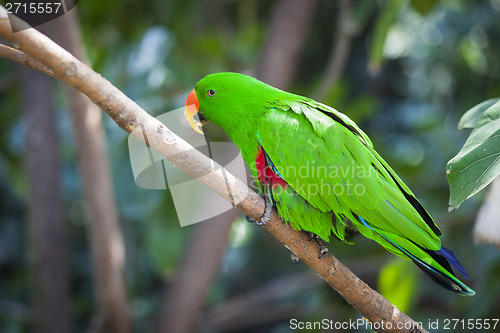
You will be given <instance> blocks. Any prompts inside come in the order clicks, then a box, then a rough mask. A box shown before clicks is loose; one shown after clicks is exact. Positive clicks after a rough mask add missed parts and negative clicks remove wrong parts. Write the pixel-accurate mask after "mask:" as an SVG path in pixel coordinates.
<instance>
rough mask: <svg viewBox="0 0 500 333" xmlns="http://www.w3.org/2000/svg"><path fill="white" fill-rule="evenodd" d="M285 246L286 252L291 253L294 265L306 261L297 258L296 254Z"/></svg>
mask: <svg viewBox="0 0 500 333" xmlns="http://www.w3.org/2000/svg"><path fill="white" fill-rule="evenodd" d="M284 246H285V250H287V251H288V252H290V259H292V261H293V263H294V264H301V263H302V262H303V261H304V260H302V259H300V258H299V257H297V256H296V255H295V253H293V252H292V251H290V249H289V248H288V247H287V246H286V245H284Z"/></svg>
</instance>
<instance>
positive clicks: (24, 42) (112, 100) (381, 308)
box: [0, 7, 427, 332]
mask: <svg viewBox="0 0 500 333" xmlns="http://www.w3.org/2000/svg"><path fill="white" fill-rule="evenodd" d="M11 18H12V16H11ZM15 24H22V23H19V22H15ZM0 36H1V37H3V38H4V39H6V40H7V41H9V42H10V43H12V45H16V46H18V47H19V49H20V50H22V51H23V52H25V53H26V54H28V55H30V56H31V57H32V58H34V59H35V60H37V61H39V62H40V63H42V64H44V65H46V66H47V67H48V68H49V69H50V70H52V72H53V73H54V77H56V78H57V79H58V80H61V81H63V82H65V83H67V84H68V85H70V86H72V87H74V88H76V89H78V90H80V91H81V92H83V93H84V94H86V95H87V96H88V97H89V98H90V99H91V100H92V101H93V102H94V103H96V104H97V105H99V107H101V108H102V109H103V110H104V111H105V112H106V113H107V114H108V115H109V116H110V117H111V118H112V119H113V120H114V121H115V122H116V123H117V124H118V125H119V126H120V127H121V128H122V129H124V130H126V131H127V132H131V133H132V134H133V135H135V136H137V137H138V138H139V139H141V140H145V139H147V141H148V143H149V145H150V146H151V147H152V148H153V149H155V150H156V151H158V152H159V153H160V154H162V155H163V156H165V157H166V158H167V159H168V160H169V161H170V162H171V163H172V164H174V165H175V166H177V167H179V168H180V169H182V170H183V171H184V172H186V173H187V174H188V175H190V176H191V177H194V178H196V179H197V180H198V181H200V182H201V183H203V184H205V185H207V186H209V187H210V188H211V189H212V190H214V191H215V192H216V193H218V194H219V195H221V196H223V197H224V198H225V199H227V200H228V201H231V202H232V203H233V204H234V205H235V207H237V208H238V209H239V210H241V211H242V212H243V213H244V214H246V215H248V216H250V217H252V218H254V219H260V217H261V216H262V214H263V212H264V200H263V199H262V198H261V197H260V196H259V195H258V194H257V193H255V192H253V191H252V190H250V189H249V188H248V187H247V185H245V184H244V183H243V182H241V181H240V180H239V179H237V178H236V177H234V176H233V175H231V174H230V173H229V172H227V171H226V172H225V177H224V176H223V174H222V173H220V172H214V171H216V170H220V169H222V168H221V167H220V166H219V165H218V164H217V163H216V162H214V161H213V160H210V159H209V158H208V157H206V156H205V155H203V154H202V153H201V152H199V151H197V150H195V149H193V147H191V146H190V145H189V144H188V143H187V142H185V141H184V140H183V139H181V138H180V137H178V136H177V135H175V134H174V133H173V132H172V131H171V130H170V129H168V128H167V127H166V126H165V125H163V124H162V123H161V122H160V121H158V120H157V119H155V118H153V117H152V116H151V115H149V114H148V113H147V112H146V111H144V110H143V109H141V108H140V107H139V106H138V105H137V104H136V103H135V102H133V101H132V100H130V99H129V98H128V97H127V96H125V94H123V93H122V92H121V91H120V90H118V89H117V88H116V87H114V86H113V85H112V84H111V83H110V82H109V81H107V80H106V79H104V78H103V77H102V76H101V75H99V74H98V73H96V72H94V71H93V70H92V69H90V68H89V67H87V66H86V65H85V64H83V63H82V62H80V61H79V60H77V59H76V58H75V57H73V56H72V55H71V54H69V53H68V52H66V51H65V50H63V49H62V48H61V47H60V46H58V45H57V44H55V43H54V42H52V41H51V40H50V39H49V38H47V37H46V36H44V35H42V34H41V33H39V32H38V31H36V30H35V29H27V30H22V31H19V32H17V33H12V30H11V27H10V23H9V20H8V19H7V14H6V13H5V9H4V8H3V7H0ZM136 129H137V130H136ZM227 184H230V186H231V189H232V191H231V192H232V193H231V196H228V194H227ZM263 228H264V229H266V230H267V231H269V232H270V233H271V234H272V235H273V236H274V237H276V238H277V239H278V240H279V241H280V242H282V243H283V244H286V245H287V246H288V247H289V248H290V250H291V251H292V252H293V253H295V254H296V255H297V256H299V257H300V258H302V259H303V260H304V262H305V263H306V264H307V265H309V266H310V267H311V268H312V269H313V270H314V271H315V272H316V273H318V274H319V275H320V276H321V277H322V278H323V279H324V280H325V281H326V282H327V283H328V284H329V285H330V286H331V287H332V288H333V289H335V290H336V291H337V292H338V293H339V294H340V295H341V296H342V297H344V298H345V299H346V300H347V301H348V302H349V303H350V304H351V305H352V306H354V307H355V308H356V309H357V310H358V311H359V312H361V313H362V314H363V315H364V317H365V318H367V319H368V320H369V321H371V322H372V323H375V322H376V323H378V324H379V325H380V326H381V327H382V329H380V330H379V331H382V332H427V331H426V330H425V329H423V328H422V327H420V326H419V325H418V324H417V323H416V322H414V321H413V320H412V319H411V318H410V317H408V316H407V315H406V314H404V313H402V312H401V311H399V309H397V308H396V307H395V306H394V305H392V304H391V303H390V302H389V301H388V300H387V299H385V298H384V297H383V296H381V295H380V294H378V293H377V292H376V291H374V290H372V289H371V288H370V287H369V286H368V285H366V284H365V283H364V282H363V281H361V280H360V279H359V278H358V277H356V276H355V275H354V274H353V273H352V272H351V271H350V270H349V269H347V268H346V267H345V266H344V265H343V264H342V263H341V262H339V261H338V260H337V259H336V258H335V257H334V256H333V255H332V254H327V255H326V256H325V257H324V258H323V259H318V251H319V247H318V244H316V242H309V241H308V237H307V236H306V235H305V233H303V232H299V231H295V230H293V229H292V228H291V227H290V226H289V225H288V224H286V223H283V221H282V220H281V219H280V217H279V215H278V213H277V212H276V210H274V209H273V212H272V214H271V220H270V221H269V222H268V223H266V224H265V225H264V226H263ZM401 325H403V326H404V327H412V328H411V329H398V327H400V326H401Z"/></svg>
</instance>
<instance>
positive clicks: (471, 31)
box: [0, 0, 500, 333]
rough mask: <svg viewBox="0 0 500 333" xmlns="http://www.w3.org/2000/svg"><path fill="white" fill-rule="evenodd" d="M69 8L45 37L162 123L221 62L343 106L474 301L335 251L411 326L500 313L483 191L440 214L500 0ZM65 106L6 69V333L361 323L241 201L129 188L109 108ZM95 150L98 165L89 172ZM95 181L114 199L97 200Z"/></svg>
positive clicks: (412, 274) (2, 324)
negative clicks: (439, 233)
mask: <svg viewBox="0 0 500 333" xmlns="http://www.w3.org/2000/svg"><path fill="white" fill-rule="evenodd" d="M76 10H77V11H78V15H77V16H74V15H73V16H70V15H65V16H67V17H66V18H65V19H66V20H68V21H63V22H60V21H59V22H55V21H54V22H51V23H49V24H46V25H43V26H41V27H39V28H40V29H41V30H42V31H43V32H44V33H46V34H48V35H49V36H50V37H51V38H53V39H54V40H56V41H58V42H59V43H61V44H62V45H63V46H65V47H67V48H68V49H71V50H73V51H74V50H75V49H79V51H78V52H81V54H80V56H83V55H85V54H86V57H87V59H88V61H89V63H90V64H91V66H92V67H93V69H94V70H96V71H97V72H99V73H101V74H102V75H103V76H104V77H105V78H107V79H108V80H110V81H111V82H112V83H113V84H114V85H116V86H117V87H118V88H119V89H120V90H122V91H123V92H124V93H125V94H127V95H128V96H129V97H131V98H132V99H133V100H135V101H136V102H137V103H138V104H139V105H141V106H142V107H143V108H144V109H145V110H147V111H148V112H150V113H151V114H153V115H155V116H156V115H160V114H163V113H165V112H167V111H169V110H174V109H177V108H179V107H182V106H183V103H184V100H185V98H186V95H187V93H188V92H189V90H191V89H192V88H193V86H194V84H195V83H196V82H197V81H198V80H199V79H201V78H202V77H203V76H204V75H206V74H209V73H214V72H221V71H235V72H242V73H246V74H250V75H254V76H256V77H258V78H260V79H262V80H263V81H266V82H268V83H270V84H273V85H275V86H278V87H280V88H283V89H286V90H288V91H291V92H294V93H298V94H301V95H305V96H310V97H313V98H315V99H317V100H320V101H322V102H324V103H326V104H328V105H331V106H333V107H335V108H336V109H338V110H340V111H342V112H344V113H346V114H347V115H348V116H349V117H351V118H352V119H353V120H354V121H356V122H357V123H358V124H359V125H360V127H361V128H362V129H364V130H365V131H366V132H367V134H368V135H369V136H370V137H371V138H372V140H373V142H374V145H375V147H376V149H377V150H378V151H379V152H380V153H381V155H382V156H383V157H384V158H385V159H386V160H387V161H388V162H389V163H390V164H391V165H392V167H393V168H394V169H395V170H396V171H397V172H398V173H399V175H400V176H401V177H402V178H403V179H404V180H405V182H406V183H407V184H408V185H409V186H410V188H412V190H413V192H414V193H415V194H416V195H417V197H418V198H419V200H420V201H421V202H422V204H423V205H424V206H425V207H426V208H427V210H428V211H429V212H430V213H431V215H432V216H433V217H434V219H435V220H436V221H437V224H438V225H439V226H440V228H441V229H442V230H443V234H444V236H443V243H444V245H445V246H446V247H449V248H451V249H453V251H454V252H455V254H456V255H457V257H458V258H459V259H460V261H461V263H462V264H463V266H464V267H465V269H466V271H467V272H468V273H469V276H470V282H469V285H470V286H471V287H472V288H473V289H474V290H476V293H477V294H476V296H474V297H472V298H465V297H460V296H457V295H455V294H453V293H450V292H448V291H446V290H444V289H442V288H440V287H439V286H438V285H436V284H434V283H433V282H432V281H431V280H430V279H429V278H427V277H426V276H425V275H424V274H423V273H421V272H420V271H419V270H418V268H417V267H416V266H414V265H413V264H412V263H411V262H410V261H405V260H402V259H399V258H396V257H395V256H393V255H391V254H389V253H388V252H386V251H385V250H384V249H383V248H381V247H380V246H378V245H377V244H376V243H374V242H372V241H369V240H366V239H364V238H362V237H361V236H359V237H357V238H355V242H356V244H355V245H354V246H350V245H346V244H342V243H340V242H339V241H335V240H334V241H332V242H331V243H330V251H331V252H332V253H334V254H335V255H336V256H337V257H338V258H339V259H340V260H341V261H342V262H343V263H344V264H345V265H347V266H348V267H349V268H350V269H352V270H353V271H354V272H355V273H356V274H357V275H358V276H359V277H360V278H361V279H362V280H364V281H366V282H367V283H368V284H369V285H370V286H371V287H373V288H375V289H376V290H378V291H379V292H381V293H382V294H383V295H384V296H385V297H387V298H389V299H390V300H391V301H392V302H394V303H395V304H396V305H397V306H398V307H399V308H400V309H402V310H403V311H405V312H406V313H407V314H408V315H409V316H411V317H412V318H413V319H414V320H416V321H419V322H422V323H423V324H424V327H427V325H428V322H429V320H431V321H433V322H434V321H436V320H440V329H438V330H434V331H435V332H439V331H441V330H442V328H443V326H442V324H443V323H444V320H445V319H451V318H460V319H463V318H465V319H469V318H472V319H477V318H479V319H482V318H490V319H491V318H499V317H500V282H499V280H500V279H499V278H500V251H499V248H498V247H497V246H495V245H494V244H483V243H480V242H478V241H477V240H475V237H474V233H473V228H474V222H475V218H476V215H477V211H478V209H479V208H480V206H481V204H482V203H483V201H484V197H485V195H486V194H487V191H488V189H486V190H485V191H482V192H481V193H480V194H478V195H477V196H475V197H473V198H472V199H470V200H468V201H466V202H465V203H464V204H463V205H462V206H461V207H460V208H459V209H458V210H457V211H453V212H448V198H449V187H448V183H447V179H446V174H445V166H446V163H447V161H448V160H450V159H451V158H452V157H453V156H455V155H456V154H457V153H458V151H459V150H460V148H461V147H462V145H463V144H464V142H465V140H466V138H467V136H468V134H469V132H470V130H469V131H468V130H463V131H459V130H458V129H457V124H458V121H459V119H460V117H461V115H462V114H463V113H464V112H465V111H466V110H468V109H469V108H471V107H473V106H474V105H476V104H478V103H480V102H482V101H483V100H485V99H488V98H492V97H498V96H499V95H500V94H499V91H500V81H499V78H500V57H499V54H500V47H499V46H498V45H497V42H498V40H499V39H500V1H498V0H477V1H468V0H430V1H418V0H411V1H410V0H386V1H384V0H379V1H352V0H336V1H334V0H331V1H329V0H308V1H303V0H280V1H264V0H212V1H209V0H206V1H194V0H182V1H180V0H179V1H174V0H171V1H137V0H122V1H117V0H108V1H97V0H87V1H82V2H80V3H79V5H78V6H77V8H76ZM72 12H73V14H75V13H74V11H72ZM56 21H58V20H56ZM64 27H68V28H67V29H68V30H71V31H73V32H76V34H75V35H73V36H70V37H68V36H66V37H65V36H64V33H61V31H62V30H65V29H64ZM78 34H80V35H81V39H78V38H77V37H75V36H78ZM72 42H73V45H71V44H72ZM75 52H76V51H75ZM72 101H74V99H72V97H71V92H69V91H68V90H67V89H66V88H65V87H64V85H63V84H62V83H60V82H56V81H55V80H53V79H50V78H46V77H44V76H43V75H39V74H37V73H35V72H34V71H33V70H30V69H25V68H22V67H21V66H20V65H17V64H14V63H12V62H10V61H8V60H5V59H2V60H0V109H1V112H0V331H1V332H9V333H15V332H61V333H64V332H124V333H126V332H171V333H182V332H244V333H246V332H248V333H251V332H272V333H281V332H289V331H290V328H289V321H290V319H292V318H296V319H297V320H299V321H313V320H322V319H323V318H328V319H331V320H333V321H335V322H343V321H348V320H349V319H351V320H356V319H358V318H361V316H360V314H359V313H357V312H356V311H355V310H354V309H353V308H352V307H351V306H350V305H349V304H347V303H346V302H345V301H344V300H343V299H342V298H341V297H340V296H339V295H338V294H337V293H336V292H334V291H333V290H331V289H330V288H329V287H328V286H327V285H326V284H325V283H324V282H323V281H322V280H321V279H320V278H319V277H317V276H316V275H315V274H314V273H313V272H312V271H311V270H310V269H309V268H308V266H306V265H305V264H302V265H295V264H293V263H292V262H291V261H290V259H289V253H287V252H286V251H285V249H284V248H283V246H282V245H281V244H280V243H278V242H277V241H276V240H275V239H273V238H272V237H271V236H270V235H269V234H267V233H266V232H265V231H263V230H262V229H260V228H258V227H257V226H255V225H253V224H249V223H247V222H246V221H245V219H244V217H243V216H242V215H241V214H239V213H238V212H234V211H232V212H228V213H225V214H223V215H221V216H220V217H218V218H214V219H212V220H210V221H207V222H203V223H200V224H196V225H193V226H188V227H183V228H181V227H180V226H179V222H178V220H177V217H176V212H175V208H174V206H173V201H172V197H171V194H170V193H169V191H168V190H145V189H142V188H140V187H138V186H137V185H136V184H135V182H134V177H133V175H132V170H131V166H130V161H129V155H128V147H127V136H128V135H127V133H126V132H124V131H123V130H121V129H120V128H118V126H117V125H116V124H115V123H114V122H113V121H112V120H111V119H109V118H108V117H107V116H106V115H104V116H103V118H102V121H101V120H100V119H99V117H98V116H97V118H96V117H94V118H92V119H91V120H88V119H87V120H88V121H86V122H84V120H82V119H81V118H80V119H79V118H77V117H75V116H74V112H73V111H70V109H72V108H74V107H75V103H76V102H72ZM81 103H83V104H85V100H84V101H83V102H81ZM76 104H78V103H76ZM82 112H83V111H82ZM89 114H90V113H89ZM72 115H73V116H72ZM75 119H77V120H75ZM78 119H79V120H78ZM96 119H97V121H96ZM72 123H74V126H73V127H72ZM84 124H85V125H84ZM166 125H167V126H168V124H166ZM84 126H85V127H90V129H89V132H85V133H87V134H83V135H80V137H81V136H83V138H79V136H78V134H77V135H75V131H74V130H73V128H81V127H84ZM101 126H102V128H103V129H104V131H105V137H104V138H102V140H101V138H100V137H99V133H101V132H100V130H99V128H100V127H101ZM96 128H97V129H96ZM173 130H174V131H175V129H174V128H173ZM96 131H97V132H96ZM89 133H90V134H89ZM92 133H93V134H92ZM96 133H97V134H96ZM208 135H209V136H211V138H212V139H213V140H223V137H222V136H221V134H220V133H219V132H217V129H215V128H209V130H208ZM85 136H87V139H89V136H90V137H91V138H92V139H95V140H90V141H95V142H94V143H86V142H87V141H85ZM82 140H83V141H82ZM78 142H80V144H79V143H78ZM90 145H96V147H97V149H98V150H99V149H100V150H102V151H103V152H104V154H102V156H104V158H102V156H100V155H96V154H93V153H92V150H91V151H90V152H88V151H87V152H85V147H88V146H90ZM76 147H79V148H76ZM297 153H298V154H299V153H300V151H297ZM106 159H107V160H108V162H109V173H108V174H106V173H104V174H99V175H97V174H94V173H93V172H97V171H92V170H94V169H92V165H94V166H95V165H99V164H102V163H103V161H104V164H105V160H106ZM85 163H86V165H87V167H85V166H84V165H85ZM89 165H90V166H89ZM104 168H105V169H106V165H104ZM81 170H87V171H88V172H87V173H86V177H87V178H82V174H83V173H82V172H81ZM89 170H90V171H89ZM88 179H94V182H95V183H98V184H103V183H104V184H106V183H109V184H111V187H112V189H113V191H106V188H104V190H102V191H101V190H99V189H97V190H95V191H93V192H92V191H91V190H89V189H88V188H89V187H91V186H89V181H88ZM85 184H87V187H86V188H85ZM96 188H97V187H94V189H96ZM89 193H92V194H89ZM99 194H101V195H102V196H103V198H101V197H99V199H97V200H92V199H91V198H90V197H89V195H90V196H93V197H94V198H95V197H96V196H97V197H98V196H99ZM96 202H103V203H105V204H104V205H103V206H104V207H100V208H99V207H97V208H96V207H94V205H96ZM115 206H116V209H115V208H114V207H115ZM193 209H197V204H196V202H193ZM96 210H97V211H99V210H101V211H102V212H103V213H102V214H98V213H95V211H96ZM96 214H97V215H96ZM96 216H100V218H99V219H98V218H96ZM113 221H115V223H113ZM100 228H102V229H100ZM106 228H108V229H106ZM499 326H500V325H499ZM313 331H316V332H322V331H325V330H321V329H319V330H313ZM346 331H348V330H346ZM358 331H360V332H364V331H365V330H362V329H360V330H358ZM455 331H460V330H459V329H456V330H455ZM473 331H475V332H483V331H487V330H483V329H475V330H473ZM490 331H491V330H490ZM308 332H309V331H308Z"/></svg>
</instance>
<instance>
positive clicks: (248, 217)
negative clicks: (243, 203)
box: [245, 215, 257, 223]
mask: <svg viewBox="0 0 500 333" xmlns="http://www.w3.org/2000/svg"><path fill="white" fill-rule="evenodd" d="M245 219H246V220H247V222H250V223H255V222H257V220H254V219H253V218H251V217H250V216H248V215H245Z"/></svg>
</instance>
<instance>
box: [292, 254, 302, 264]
mask: <svg viewBox="0 0 500 333" xmlns="http://www.w3.org/2000/svg"><path fill="white" fill-rule="evenodd" d="M290 259H292V261H293V263H294V264H301V263H302V262H303V261H304V260H302V259H300V258H299V257H297V256H296V255H295V254H293V253H292V254H290Z"/></svg>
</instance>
